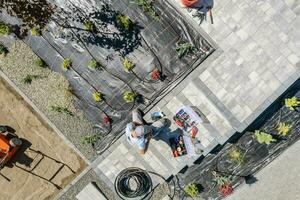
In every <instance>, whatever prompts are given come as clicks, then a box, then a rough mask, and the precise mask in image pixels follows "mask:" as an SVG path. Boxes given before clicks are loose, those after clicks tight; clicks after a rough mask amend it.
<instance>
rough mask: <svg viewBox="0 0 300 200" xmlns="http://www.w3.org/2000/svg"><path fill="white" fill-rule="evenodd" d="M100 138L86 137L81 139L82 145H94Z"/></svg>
mask: <svg viewBox="0 0 300 200" xmlns="http://www.w3.org/2000/svg"><path fill="white" fill-rule="evenodd" d="M100 139H101V137H100V136H99V135H86V136H84V138H83V143H84V144H92V145H93V144H95V143H96V142H98V140H100Z"/></svg>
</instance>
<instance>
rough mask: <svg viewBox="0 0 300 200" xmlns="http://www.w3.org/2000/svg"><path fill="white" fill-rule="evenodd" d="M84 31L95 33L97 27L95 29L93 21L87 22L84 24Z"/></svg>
mask: <svg viewBox="0 0 300 200" xmlns="http://www.w3.org/2000/svg"><path fill="white" fill-rule="evenodd" d="M84 29H85V30H86V31H90V32H95V30H96V27H95V25H94V24H93V22H91V21H86V22H85V23H84Z"/></svg>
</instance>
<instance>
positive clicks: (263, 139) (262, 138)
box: [254, 130, 276, 145]
mask: <svg viewBox="0 0 300 200" xmlns="http://www.w3.org/2000/svg"><path fill="white" fill-rule="evenodd" d="M254 135H255V138H256V140H257V141H258V143H260V144H266V145H269V144H271V142H275V141H276V140H275V139H274V138H273V137H272V135H270V134H267V133H264V132H262V131H259V130H256V131H255V133H254Z"/></svg>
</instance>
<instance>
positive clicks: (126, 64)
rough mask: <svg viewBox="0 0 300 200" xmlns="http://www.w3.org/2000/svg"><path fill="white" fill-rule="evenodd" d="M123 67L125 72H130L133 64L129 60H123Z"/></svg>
mask: <svg viewBox="0 0 300 200" xmlns="http://www.w3.org/2000/svg"><path fill="white" fill-rule="evenodd" d="M123 67H124V70H125V71H126V72H130V71H131V70H132V69H133V68H134V64H133V63H132V62H131V61H130V60H128V59H127V58H125V59H124V60H123Z"/></svg>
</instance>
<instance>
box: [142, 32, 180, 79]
mask: <svg viewBox="0 0 300 200" xmlns="http://www.w3.org/2000/svg"><path fill="white" fill-rule="evenodd" d="M141 38H142V40H143V41H144V43H145V44H146V46H147V48H148V49H149V51H150V53H151V54H152V55H153V56H154V57H155V59H156V60H157V62H158V64H159V71H160V72H161V75H163V73H164V71H163V69H164V68H163V65H162V63H161V61H160V59H159V57H158V56H157V55H156V54H155V53H154V51H153V49H152V48H151V47H150V45H149V44H148V42H147V41H146V39H145V38H144V36H143V34H141ZM165 71H167V72H168V73H170V74H172V75H173V74H174V73H172V72H170V71H169V70H168V69H167V68H166V69H165ZM169 81H171V80H169Z"/></svg>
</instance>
